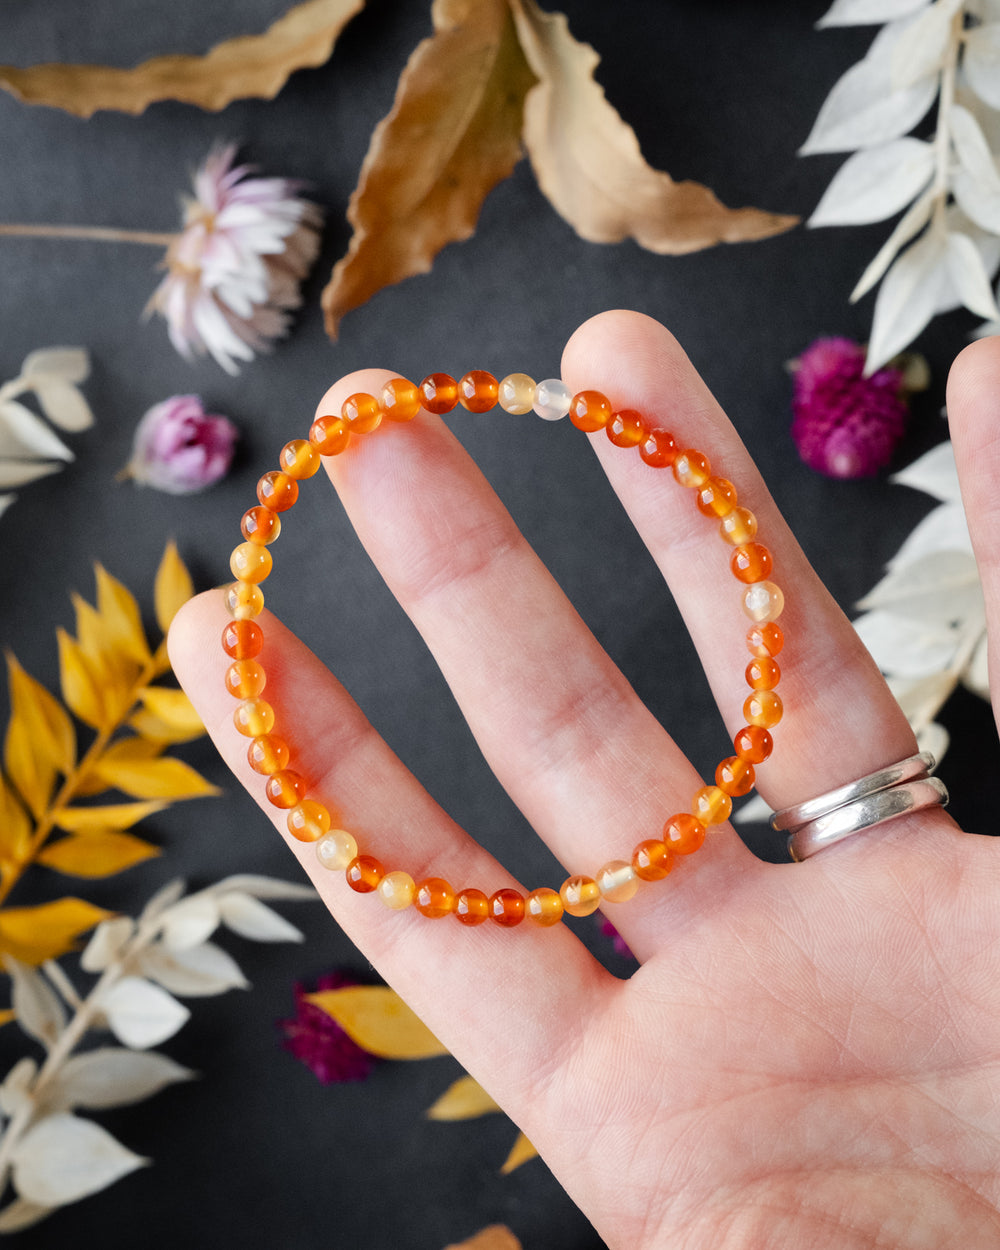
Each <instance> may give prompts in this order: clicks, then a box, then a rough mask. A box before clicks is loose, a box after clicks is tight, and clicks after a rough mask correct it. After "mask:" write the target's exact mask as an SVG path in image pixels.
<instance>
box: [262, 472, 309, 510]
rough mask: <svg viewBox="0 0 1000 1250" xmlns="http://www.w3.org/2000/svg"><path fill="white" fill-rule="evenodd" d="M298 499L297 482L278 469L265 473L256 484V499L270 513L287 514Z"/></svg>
mask: <svg viewBox="0 0 1000 1250" xmlns="http://www.w3.org/2000/svg"><path fill="white" fill-rule="evenodd" d="M298 497H299V484H298V482H296V480H295V478H294V477H289V476H288V474H287V473H282V472H281V471H280V470H278V469H272V470H271V471H270V473H265V474H264V476H263V477H262V478H261V479H260V481H259V482H258V483H257V498H258V499H259V500H260V502H261V503H262V504H263V505H264V507H265V508H270V509H271V511H272V512H287V511H288V509H289V508H290V507H291V506H292V505H293V504H294V503H295V501H296V499H298Z"/></svg>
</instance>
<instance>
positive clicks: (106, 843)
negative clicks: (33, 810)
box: [37, 829, 160, 878]
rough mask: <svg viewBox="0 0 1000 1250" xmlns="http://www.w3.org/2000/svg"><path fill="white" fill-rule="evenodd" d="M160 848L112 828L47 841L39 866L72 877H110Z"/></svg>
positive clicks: (151, 855) (158, 850) (39, 855)
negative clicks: (55, 840) (42, 865)
mask: <svg viewBox="0 0 1000 1250" xmlns="http://www.w3.org/2000/svg"><path fill="white" fill-rule="evenodd" d="M159 853H160V848H159V847H158V846H153V844H152V843H151V842H147V841H145V839H143V838H137V837H136V836H135V835H134V834H131V833H119V832H117V831H116V830H114V829H104V830H101V831H99V832H92V833H85V834H76V835H72V836H70V837H68V838H61V839H60V840H59V841H58V842H50V843H49V844H48V845H47V846H46V847H45V848H44V849H43V850H41V851H40V852H39V853H38V856H37V860H38V863H40V864H44V865H45V867H46V868H54V869H55V870H56V872H64V873H67V874H68V875H69V876H71V877H90V878H97V877H110V876H113V875H114V874H115V873H116V872H124V871H125V869H126V868H132V867H133V866H134V865H135V864H141V863H142V862H143V860H146V859H151V858H153V857H154V856H156V855H159Z"/></svg>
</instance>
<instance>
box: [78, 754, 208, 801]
mask: <svg viewBox="0 0 1000 1250" xmlns="http://www.w3.org/2000/svg"><path fill="white" fill-rule="evenodd" d="M94 772H95V773H96V774H97V775H98V776H99V777H100V778H101V780H102V781H105V782H107V784H108V785H109V786H115V787H117V789H119V790H122V791H124V792H125V794H131V795H133V796H134V797H135V798H137V799H194V798H199V797H201V796H202V795H207V794H220V793H221V791H220V790H219V788H218V787H217V786H213V785H212V783H211V782H210V781H206V780H205V778H204V777H202V775H201V774H200V773H196V772H195V770H194V769H193V768H192V767H191V765H190V764H185V763H184V761H183V760H175V759H168V758H161V759H126V758H122V757H121V755H118V756H112V755H111V754H110V752H109V753H108V754H107V755H105V756H104V757H103V758H102V759H100V760H98V761H97V763H96V764H95V765H94Z"/></svg>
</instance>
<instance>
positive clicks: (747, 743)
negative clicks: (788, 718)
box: [733, 725, 774, 764]
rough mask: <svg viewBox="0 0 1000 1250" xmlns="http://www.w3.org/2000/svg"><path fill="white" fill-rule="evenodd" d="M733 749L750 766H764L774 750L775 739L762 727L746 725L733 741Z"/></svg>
mask: <svg viewBox="0 0 1000 1250" xmlns="http://www.w3.org/2000/svg"><path fill="white" fill-rule="evenodd" d="M733 749H734V750H735V752H736V754H737V755H738V756H740V758H741V759H744V760H747V761H748V762H749V763H750V764H763V762H764V761H765V760H766V759H767V757H768V756H769V755H770V754H771V752H772V751H773V750H774V739H773V738H772V737H771V735H770V734H769V733H768V732H767V730H766V729H763V728H762V727H761V726H760V725H744V726H743V728H742V729H741V730H740V732H739V733H738V734H737V735H736V737H735V738H734V739H733Z"/></svg>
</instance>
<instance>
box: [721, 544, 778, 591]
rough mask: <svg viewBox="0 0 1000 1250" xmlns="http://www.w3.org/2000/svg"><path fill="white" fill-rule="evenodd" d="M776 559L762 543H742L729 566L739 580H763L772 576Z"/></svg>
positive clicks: (748, 581)
mask: <svg viewBox="0 0 1000 1250" xmlns="http://www.w3.org/2000/svg"><path fill="white" fill-rule="evenodd" d="M773 565H774V561H773V560H772V559H771V553H770V551H768V549H767V548H766V547H765V546H763V545H762V544H761V543H740V545H739V546H738V547H737V548H736V550H735V551H734V552H733V554H732V556H731V558H730V561H729V567H730V568H731V569H732V571H733V577H735V578H736V580H737V581H738V582H747V583H750V582H762V581H764V580H765V578H768V577H770V576H771V569H772V567H773Z"/></svg>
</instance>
